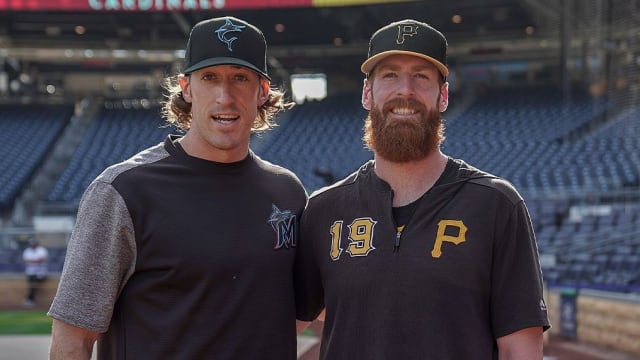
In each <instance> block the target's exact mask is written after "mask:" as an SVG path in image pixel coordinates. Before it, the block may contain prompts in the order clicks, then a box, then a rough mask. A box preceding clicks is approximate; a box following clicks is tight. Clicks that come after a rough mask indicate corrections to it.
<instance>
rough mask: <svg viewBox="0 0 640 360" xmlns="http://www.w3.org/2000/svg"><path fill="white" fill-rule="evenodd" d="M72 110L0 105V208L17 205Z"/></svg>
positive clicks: (60, 106) (59, 106)
mask: <svg viewBox="0 0 640 360" xmlns="http://www.w3.org/2000/svg"><path fill="white" fill-rule="evenodd" d="M72 113H73V106H71V105H35V104H28V105H0V137H1V139H0V147H1V148H0V152H2V157H0V169H2V171H1V172H0V211H4V210H7V209H9V208H10V207H11V206H12V205H13V202H14V201H15V199H16V197H17V196H18V194H19V193H20V191H21V190H22V189H23V187H24V186H25V184H26V183H27V181H28V180H29V179H30V178H31V176H32V175H33V173H34V171H35V170H36V168H37V167H38V166H39V165H40V164H41V163H42V161H43V158H44V156H45V155H47V153H48V151H49V150H50V149H51V146H52V145H53V143H54V142H55V140H56V138H57V137H58V136H59V135H60V133H61V132H62V130H63V129H64V127H65V125H66V124H67V123H68V122H69V120H70V118H71V115H72Z"/></svg>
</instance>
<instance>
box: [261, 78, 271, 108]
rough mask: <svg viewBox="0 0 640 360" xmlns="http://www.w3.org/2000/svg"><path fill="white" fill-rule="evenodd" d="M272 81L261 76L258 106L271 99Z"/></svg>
mask: <svg viewBox="0 0 640 360" xmlns="http://www.w3.org/2000/svg"><path fill="white" fill-rule="evenodd" d="M270 88H271V83H270V82H269V81H268V80H266V79H263V78H260V91H259V93H258V107H260V106H262V105H264V103H266V102H267V100H269V89H270Z"/></svg>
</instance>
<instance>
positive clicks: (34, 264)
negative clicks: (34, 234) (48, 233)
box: [22, 238, 49, 307]
mask: <svg viewBox="0 0 640 360" xmlns="http://www.w3.org/2000/svg"><path fill="white" fill-rule="evenodd" d="M48 257H49V252H48V251H47V249H46V248H45V247H44V246H42V245H40V244H39V243H38V240H36V239H34V238H31V239H29V241H28V246H27V248H25V249H24V251H23V252H22V260H23V261H24V265H25V267H24V271H25V274H26V275H27V296H26V297H25V299H24V306H26V307H33V306H35V304H36V295H37V293H38V290H39V289H40V286H41V285H42V283H43V282H44V281H45V280H46V279H47V272H48V269H47V258H48Z"/></svg>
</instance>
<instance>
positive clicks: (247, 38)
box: [183, 16, 271, 80]
mask: <svg viewBox="0 0 640 360" xmlns="http://www.w3.org/2000/svg"><path fill="white" fill-rule="evenodd" d="M214 65H240V66H244V67H246V68H249V69H251V70H253V71H255V72H257V73H258V74H260V75H262V76H264V77H265V78H267V79H269V80H271V78H270V77H269V75H268V74H267V42H266V40H265V38H264V34H262V31H260V29H258V28H257V27H255V26H253V25H251V24H249V23H247V22H246V21H244V20H240V19H238V18H235V17H231V16H225V17H219V18H213V19H209V20H203V21H201V22H199V23H197V24H195V25H194V26H193V29H191V34H190V35H189V41H188V42H187V49H186V52H185V65H184V70H183V73H185V74H190V73H192V72H194V71H196V70H200V69H202V68H205V67H208V66H214Z"/></svg>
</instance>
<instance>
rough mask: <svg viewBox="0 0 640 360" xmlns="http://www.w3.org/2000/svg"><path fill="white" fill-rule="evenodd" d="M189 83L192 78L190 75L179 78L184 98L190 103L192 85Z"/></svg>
mask: <svg viewBox="0 0 640 360" xmlns="http://www.w3.org/2000/svg"><path fill="white" fill-rule="evenodd" d="M189 82H190V78H189V76H188V75H182V76H180V77H178V84H180V88H181V89H182V98H183V99H184V101H186V102H188V103H190V102H191V84H190V83H189Z"/></svg>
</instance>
